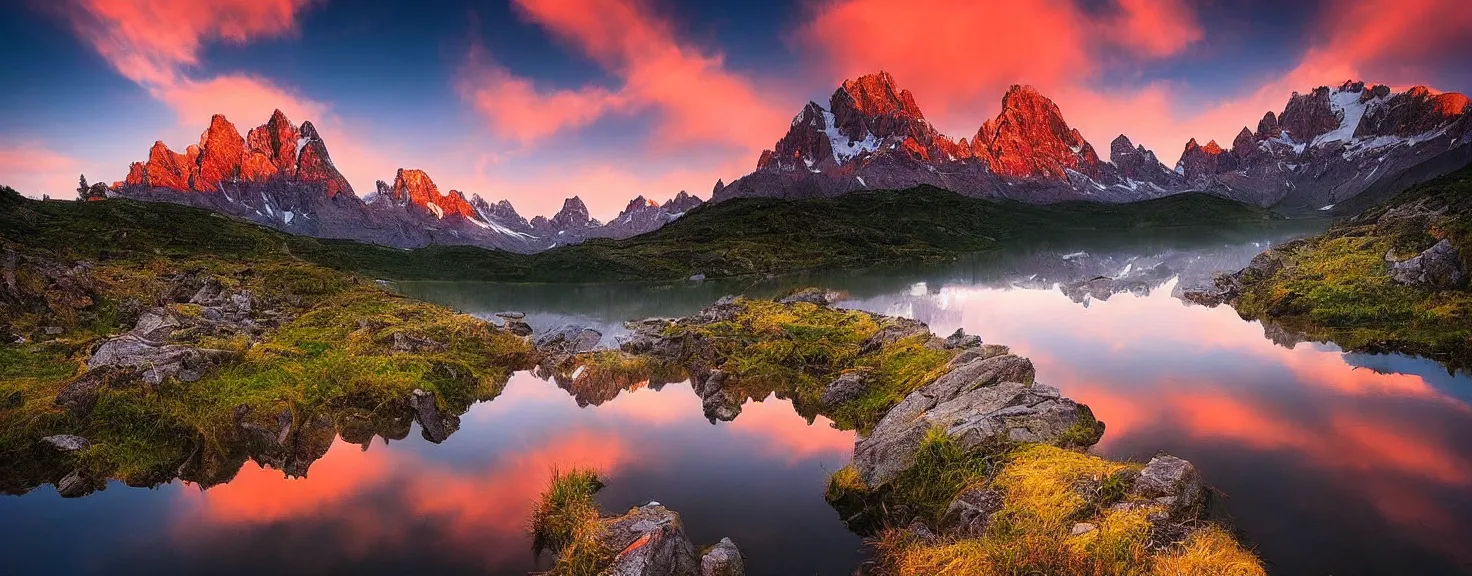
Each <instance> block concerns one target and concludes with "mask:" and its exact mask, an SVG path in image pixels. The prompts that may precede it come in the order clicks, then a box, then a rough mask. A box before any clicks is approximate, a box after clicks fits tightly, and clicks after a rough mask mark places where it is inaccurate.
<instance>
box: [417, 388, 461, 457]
mask: <svg viewBox="0 0 1472 576" xmlns="http://www.w3.org/2000/svg"><path fill="white" fill-rule="evenodd" d="M409 406H410V407H412V408H413V409H414V421H416V422H418V423H419V428H420V431H421V432H422V433H423V435H424V439H425V440H428V441H430V442H433V443H435V444H439V443H440V442H444V441H445V439H447V438H449V437H450V434H451V433H453V432H455V431H456V430H458V429H459V428H460V418H458V417H455V416H448V415H443V414H441V413H440V409H439V406H437V405H436V404H435V398H434V393H433V392H425V391H424V390H421V389H418V388H415V389H414V392H413V393H412V394H410V395H409Z"/></svg>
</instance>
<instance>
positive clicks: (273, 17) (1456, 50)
mask: <svg viewBox="0 0 1472 576" xmlns="http://www.w3.org/2000/svg"><path fill="white" fill-rule="evenodd" d="M1224 4H1230V5H1224ZM6 10H7V11H8V12H7V14H6V16H7V18H9V19H11V20H12V21H14V22H17V23H19V24H18V26H19V27H18V28H17V30H16V32H18V33H21V34H26V33H29V34H34V35H36V37H37V38H42V37H43V35H44V34H52V35H53V36H56V34H55V33H57V32H60V33H61V34H60V37H63V38H65V37H70V38H71V39H72V40H71V41H72V42H73V45H72V47H71V48H69V50H70V52H68V51H67V50H68V49H65V48H66V46H65V44H64V43H57V42H52V43H51V44H45V46H49V47H50V48H48V49H47V50H48V51H46V52H43V53H38V54H35V58H32V59H28V60H34V62H33V63H28V64H27V65H29V66H34V67H36V68H35V70H36V71H40V70H42V69H43V67H44V69H47V70H55V69H57V68H58V67H59V68H65V69H73V70H74V74H75V75H78V76H81V77H85V76H88V75H97V74H106V75H112V76H113V77H117V78H121V79H123V80H124V81H126V82H127V83H130V84H131V86H132V88H131V89H125V88H121V87H119V88H110V89H108V90H101V89H98V90H92V91H87V92H84V93H82V94H77V95H71V96H69V98H67V99H55V98H47V97H46V96H45V94H46V93H47V90H46V87H45V86H40V87H37V88H35V89H33V90H31V91H30V92H27V93H23V94H19V95H13V96H10V97H9V98H10V100H7V101H6V102H7V105H8V106H10V107H11V108H12V109H13V110H14V111H15V112H14V113H13V114H8V115H7V118H5V120H4V121H5V122H6V125H0V128H8V129H6V130H4V133H5V134H6V137H5V139H4V140H3V141H0V148H4V149H5V150H9V151H11V152H13V151H15V150H20V149H22V146H24V150H27V151H31V152H32V155H31V156H30V157H31V158H34V159H36V161H34V162H30V161H23V160H22V161H15V160H7V161H6V163H4V164H0V181H5V182H8V183H11V184H13V185H18V186H19V187H22V188H25V190H23V191H24V192H26V193H29V194H32V195H39V194H41V193H50V194H52V195H54V196H63V195H65V194H67V193H69V191H70V188H69V187H68V188H60V187H61V186H63V183H65V182H71V181H74V180H75V174H73V172H77V171H82V170H85V171H86V172H88V174H89V176H90V177H91V179H92V180H101V181H112V180H116V179H119V178H121V177H122V176H123V175H124V174H125V173H126V167H127V163H128V162H130V161H134V160H140V159H142V157H143V156H144V155H145V154H146V151H147V149H148V146H149V145H150V144H152V142H153V141H154V140H158V139H164V140H166V141H167V142H168V143H169V144H170V145H171V146H172V147H173V148H175V149H176V150H182V149H183V148H184V147H185V146H186V145H188V144H190V143H192V142H193V140H194V139H196V138H197V137H198V134H199V133H200V132H201V131H202V130H203V129H204V127H205V126H206V125H207V124H208V121H209V115H210V114H213V113H224V114H226V115H227V116H228V117H230V118H231V120H232V121H234V122H235V124H236V125H237V126H238V127H241V129H242V131H244V130H245V129H248V128H250V127H253V126H255V125H258V124H260V123H261V122H263V121H264V120H265V119H266V117H267V116H269V114H270V112H271V111H272V110H274V109H276V108H281V109H282V110H283V111H285V112H286V113H287V115H288V116H289V117H290V118H292V119H293V120H294V121H296V122H301V121H304V120H312V121H313V123H314V124H316V125H317V126H318V128H319V130H320V131H321V132H322V133H323V136H324V138H325V139H326V140H327V142H328V145H329V148H330V150H331V151H332V154H333V159H334V161H335V162H336V163H337V164H338V165H339V167H340V168H341V169H342V171H343V172H344V174H345V175H346V176H347V177H348V179H349V180H350V182H351V183H352V184H353V186H354V188H355V189H356V190H357V191H358V192H359V194H363V193H366V192H367V191H369V190H371V189H372V187H373V181H374V180H377V179H389V178H391V177H392V175H393V173H394V172H395V170H396V169H397V168H399V167H417V168H421V169H424V170H426V171H428V172H429V174H430V175H431V176H432V177H434V178H435V180H436V181H437V183H438V184H439V185H440V188H441V189H447V190H448V189H458V190H463V191H467V192H471V193H476V194H480V195H481V196H483V197H485V198H486V199H488V200H491V201H495V200H499V199H501V198H508V199H510V200H512V201H513V203H515V204H516V205H517V207H518V208H520V209H521V211H522V212H523V213H524V214H526V215H528V216H530V215H533V214H538V213H541V214H546V213H550V212H552V211H555V210H556V209H557V207H559V206H560V204H561V202H562V199H563V198H565V197H569V196H572V195H581V196H582V197H583V198H584V199H585V200H587V201H588V203H589V205H590V208H591V209H592V211H593V212H594V215H595V216H599V217H602V218H605V219H606V218H608V217H611V216H613V215H614V214H615V213H616V212H617V210H619V209H620V208H622V207H623V205H624V204H625V203H626V202H627V201H628V199H629V198H631V197H633V196H635V195H640V194H642V195H644V196H646V197H650V198H655V199H663V198H667V197H669V196H671V195H673V194H674V193H675V192H677V191H679V190H681V189H684V190H688V191H690V192H692V193H695V194H697V195H701V196H708V195H709V191H710V188H711V186H712V185H713V184H714V183H715V181H716V179H718V178H721V179H725V180H726V181H728V182H729V181H730V180H732V179H734V178H736V177H739V176H741V175H743V174H744V173H746V172H748V171H749V170H750V169H751V168H752V167H753V165H754V163H755V160H756V158H757V156H758V154H759V153H760V151H761V150H762V149H763V148H766V147H769V146H771V145H772V144H773V143H774V142H775V141H776V140H777V139H778V138H780V137H781V136H782V133H783V132H784V131H785V129H786V126H787V122H788V121H789V120H790V119H791V118H792V117H793V116H794V115H795V114H796V113H797V112H798V111H799V110H800V109H801V108H802V106H803V104H804V103H805V102H806V101H807V100H810V99H812V100H816V101H819V102H822V103H826V101H827V98H828V95H829V94H831V92H832V91H833V90H834V89H835V88H836V87H837V86H838V84H839V83H841V82H842V81H843V80H844V79H846V78H852V77H854V76H857V75H860V74H865V73H870V72H874V71H877V70H880V69H884V70H887V71H889V72H891V73H892V74H893V75H894V77H895V79H896V81H897V82H898V83H899V84H900V85H901V86H902V87H905V88H908V89H909V90H911V91H912V92H913V93H914V94H915V98H916V100H917V102H918V103H919V105H920V107H921V109H922V110H924V111H925V112H926V114H927V116H928V117H929V118H930V119H931V121H932V122H933V123H935V124H936V126H937V127H938V128H940V129H941V130H942V131H943V132H946V133H947V134H949V135H950V136H952V137H954V138H961V137H970V136H972V135H973V134H974V133H975V131H976V129H977V128H978V127H979V126H980V125H981V123H982V122H983V121H985V120H986V119H987V118H988V117H990V116H992V115H994V114H995V113H996V111H997V109H998V108H999V106H1000V99H1001V95H1002V93H1003V92H1004V91H1005V90H1006V88H1007V86H1009V85H1011V84H1015V83H1028V84H1033V85H1034V86H1036V87H1038V88H1039V89H1040V90H1041V91H1042V92H1043V93H1044V94H1045V95H1048V96H1049V97H1051V98H1052V99H1054V100H1055V101H1056V102H1057V103H1058V104H1059V106H1060V108H1061V109H1062V110H1063V113H1064V114H1065V117H1066V118H1067V119H1068V121H1069V122H1070V123H1071V124H1072V125H1074V126H1075V127H1077V128H1079V130H1080V131H1081V132H1082V133H1083V134H1084V136H1085V137H1086V138H1088V139H1089V140H1090V141H1091V142H1092V143H1093V144H1094V146H1095V147H1096V148H1098V149H1100V150H1101V151H1102V150H1107V147H1108V142H1109V141H1110V140H1111V139H1113V137H1114V136H1115V135H1117V134H1119V133H1125V134H1127V135H1128V136H1130V138H1131V139H1132V140H1134V141H1135V142H1138V143H1143V144H1145V145H1146V146H1147V147H1149V148H1151V149H1153V150H1155V151H1156V152H1157V154H1158V155H1159V156H1160V158H1161V159H1162V160H1163V161H1165V162H1166V163H1167V164H1171V163H1173V162H1174V160H1175V158H1176V156H1177V155H1178V154H1179V153H1180V150H1181V148H1182V147H1183V146H1184V143H1185V141H1186V140H1187V139H1189V138H1193V137H1194V138H1197V139H1198V140H1200V141H1205V140H1207V139H1216V140H1218V141H1230V139H1231V138H1232V136H1234V135H1235V134H1236V132H1237V130H1239V129H1240V128H1241V127H1242V126H1254V127H1255V125H1256V122H1257V120H1258V119H1259V118H1261V116H1262V114H1263V113H1264V112H1266V111H1268V110H1275V111H1280V110H1281V109H1282V106H1283V104H1284V103H1285V102H1286V101H1287V98H1288V96H1289V94H1291V93H1292V92H1293V91H1295V90H1297V91H1307V90H1309V89H1311V88H1313V87H1314V86H1317V85H1322V84H1337V83H1339V82H1342V81H1343V80H1345V79H1348V78H1360V79H1364V80H1366V81H1370V82H1382V83H1388V84H1391V85H1392V86H1397V87H1406V86H1410V85H1413V84H1428V85H1430V86H1432V87H1434V88H1437V89H1440V90H1450V91H1468V90H1469V88H1472V72H1468V71H1467V69H1466V67H1465V65H1464V64H1462V63H1459V60H1458V59H1459V58H1460V56H1459V55H1461V54H1465V53H1466V52H1467V50H1468V49H1469V48H1472V40H1469V38H1472V34H1469V31H1472V15H1469V14H1472V11H1469V10H1466V9H1465V6H1462V5H1461V3H1460V2H1458V1H1456V0H1410V1H1405V2H1400V1H1396V2H1391V1H1390V0H1371V1H1368V2H1354V1H1351V0H1319V1H1316V2H1308V3H1302V4H1296V5H1294V6H1291V7H1284V6H1281V5H1279V4H1276V3H1269V2H1246V3H1204V2H1194V1H1191V0H1170V1H1168V2H1147V1H1145V0H1108V1H1104V2H1085V1H1084V0H1018V1H1004V0H981V1H962V0H917V1H914V2H905V3H897V2H888V1H882V0H792V1H791V2H789V3H785V4H784V3H774V4H770V5H767V4H763V5H758V6H748V5H745V4H722V3H698V4H697V3H677V2H668V1H665V0H509V1H496V0H486V1H477V2H469V3H465V4H463V5H456V6H453V7H452V6H441V5H438V4H436V5H434V6H433V7H424V6H410V5H408V4H404V3H395V2H390V1H389V0H364V1H362V2H351V3H350V2H344V1H342V0H262V1H256V0H250V1H247V0H214V1H209V2H204V1H197V0H190V1H186V0H65V1H64V2H61V3H47V2H29V3H22V6H20V7H17V8H7V9H6ZM14 35H15V34H12V36H14ZM18 40H20V39H18ZM32 44H36V45H42V43H40V42H33V43H32ZM89 54H90V56H88V55H89ZM370 55H371V56H370ZM99 64H100V66H101V67H100V68H99ZM11 74H14V75H15V77H14V78H7V79H10V80H13V82H11V84H16V83H27V81H28V80H30V79H31V78H32V77H33V76H35V75H36V74H34V73H31V72H28V70H26V69H18V70H17V71H16V72H12V73H11ZM57 82H60V80H57ZM118 86H127V84H122V85H118ZM57 89H60V85H58V86H57ZM139 95H141V96H142V98H141V99H140V98H139V97H138V96H139ZM78 101H81V102H85V103H86V105H87V106H88V107H89V108H92V109H97V110H106V111H112V113H116V114H130V111H131V110H134V109H137V108H139V107H146V106H151V105H158V106H161V107H162V108H163V109H166V110H167V111H169V112H170V113H171V115H172V117H173V118H172V122H167V123H159V122H156V121H155V122H135V123H133V124H130V125H129V126H128V128H127V130H125V131H123V132H121V133H114V134H109V138H111V139H114V140H115V141H116V143H115V145H114V146H111V147H109V148H108V149H107V151H106V152H105V153H100V152H89V153H88V154H86V155H79V154H77V153H75V152H74V150H75V149H78V148H82V147H83V145H84V144H85V143H87V142H88V141H89V140H88V139H89V138H91V136H90V135H88V134H86V132H85V131H84V130H81V129H79V128H78V126H80V125H84V124H85V123H86V122H87V121H88V119H87V118H85V117H76V116H68V115H67V114H66V110H67V106H72V107H75V106H78V105H79V104H78ZM150 102H152V103H153V104H149V103H150ZM34 112H45V114H44V115H38V114H33V113H34ZM32 116H37V117H39V116H45V117H46V118H49V120H35V121H32V120H27V118H29V117H32ZM36 150H47V151H51V152H52V153H54V154H55V155H57V156H56V157H63V158H75V159H76V162H74V163H60V162H56V161H55V157H51V158H50V159H49V160H45V158H46V157H43V156H39V155H36V154H34V151H36ZM11 152H7V158H10V159H16V158H23V157H22V156H18V155H16V154H14V153H11ZM43 160H45V161H43ZM63 175H64V176H66V177H65V178H63V177H62V176H63Z"/></svg>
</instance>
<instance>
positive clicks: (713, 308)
mask: <svg viewBox="0 0 1472 576" xmlns="http://www.w3.org/2000/svg"><path fill="white" fill-rule="evenodd" d="M744 308H745V307H744V306H742V305H740V304H738V303H737V302H736V297H735V296H731V295H729V294H728V295H726V296H722V297H721V299H720V300H716V302H715V304H711V305H710V306H706V307H705V308H702V309H701V310H700V311H699V312H696V313H695V315H694V316H691V317H690V318H689V321H690V322H693V323H696V324H710V323H712V322H725V321H727V320H730V319H732V318H735V317H736V315H737V314H740V313H741V311H742V310H743V309H744Z"/></svg>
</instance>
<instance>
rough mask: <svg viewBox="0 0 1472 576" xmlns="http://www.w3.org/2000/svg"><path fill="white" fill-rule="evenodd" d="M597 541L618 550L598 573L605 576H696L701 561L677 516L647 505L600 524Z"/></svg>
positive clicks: (663, 509)
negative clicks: (600, 532)
mask: <svg viewBox="0 0 1472 576" xmlns="http://www.w3.org/2000/svg"><path fill="white" fill-rule="evenodd" d="M603 522H604V527H603V531H602V534H601V535H600V536H599V541H600V543H602V544H603V545H604V547H606V548H607V549H609V550H618V551H619V552H618V553H617V555H615V556H614V558H613V562H612V564H610V565H609V566H608V568H606V569H605V570H604V571H603V572H602V573H603V574H607V575H609V576H698V575H699V574H700V569H701V560H700V559H699V558H698V557H697V556H696V554H695V546H694V545H693V544H691V543H690V538H689V537H688V536H686V535H685V527H684V525H683V524H682V523H681V522H680V515H679V514H676V513H675V512H674V511H672V510H669V509H667V508H665V507H664V506H660V505H659V504H658V503H650V504H648V505H646V506H641V507H638V508H634V509H632V510H629V512H628V513H627V514H624V515H623V516H618V517H614V518H609V519H606V520H604V521H603Z"/></svg>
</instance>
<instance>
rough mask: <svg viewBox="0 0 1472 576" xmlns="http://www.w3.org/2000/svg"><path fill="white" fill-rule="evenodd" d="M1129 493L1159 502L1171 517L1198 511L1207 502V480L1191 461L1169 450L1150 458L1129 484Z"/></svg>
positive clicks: (1135, 498)
mask: <svg viewBox="0 0 1472 576" xmlns="http://www.w3.org/2000/svg"><path fill="white" fill-rule="evenodd" d="M1129 497H1130V498H1131V499H1134V500H1147V501H1150V502H1153V503H1155V504H1159V505H1161V506H1163V507H1165V509H1166V510H1167V511H1168V512H1169V514H1170V515H1171V517H1172V518H1177V519H1183V518H1190V517H1195V516H1196V515H1199V513H1200V512H1201V511H1202V510H1203V509H1204V505H1205V503H1206V484H1204V483H1203V482H1202V480H1201V474H1200V473H1198V472H1197V471H1196V467H1195V466H1192V465H1191V463H1190V462H1187V461H1185V460H1182V459H1180V458H1176V457H1175V456H1171V455H1168V454H1162V455H1160V456H1156V457H1154V458H1151V459H1150V463H1148V464H1146V465H1145V468H1144V469H1142V470H1140V476H1139V478H1137V479H1135V483H1134V486H1132V487H1131V488H1130V491H1129Z"/></svg>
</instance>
